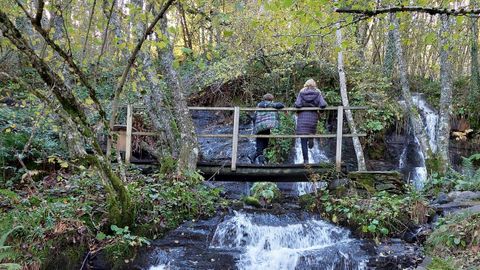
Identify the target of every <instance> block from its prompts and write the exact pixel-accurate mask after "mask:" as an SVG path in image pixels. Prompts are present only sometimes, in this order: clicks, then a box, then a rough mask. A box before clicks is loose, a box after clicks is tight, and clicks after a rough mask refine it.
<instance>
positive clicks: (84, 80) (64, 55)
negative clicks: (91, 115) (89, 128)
mask: <svg viewBox="0 0 480 270" xmlns="http://www.w3.org/2000/svg"><path fill="white" fill-rule="evenodd" d="M16 2H17V5H18V6H19V7H20V8H21V9H22V10H23V12H24V13H25V15H26V16H27V17H28V19H30V22H31V23H32V25H33V27H34V28H35V30H36V31H37V32H38V33H39V34H40V35H41V36H42V37H43V39H44V40H45V42H46V43H47V44H48V45H49V46H50V47H51V48H52V49H53V50H54V51H56V52H57V53H58V54H59V55H60V56H61V57H62V58H63V59H64V60H65V61H66V62H67V63H68V65H69V66H70V68H71V69H72V70H73V72H74V74H76V75H77V76H78V78H79V79H80V82H81V83H82V84H83V85H84V86H85V87H86V88H87V89H88V95H89V97H90V98H91V99H92V100H93V102H94V103H95V105H96V107H97V109H98V112H99V114H100V116H101V118H102V120H103V121H106V119H107V117H106V113H105V111H104V110H103V108H102V105H101V104H100V101H99V100H98V98H97V96H96V93H95V90H94V88H93V87H92V85H91V84H90V82H89V81H88V80H87V76H86V75H85V73H83V72H82V71H81V70H80V68H79V67H78V65H77V64H76V63H75V61H74V60H73V57H72V55H71V51H70V52H68V53H67V52H65V50H63V49H62V48H60V46H59V45H58V44H57V43H55V41H53V40H52V39H51V38H50V36H49V35H48V32H47V31H46V30H45V29H43V28H42V25H41V23H39V22H38V23H37V21H36V20H35V18H33V17H32V16H31V15H30V13H28V11H27V10H26V9H25V7H24V6H23V4H22V3H21V2H20V0H16ZM64 24H65V22H64ZM65 34H66V35H67V37H68V34H67V33H65Z"/></svg>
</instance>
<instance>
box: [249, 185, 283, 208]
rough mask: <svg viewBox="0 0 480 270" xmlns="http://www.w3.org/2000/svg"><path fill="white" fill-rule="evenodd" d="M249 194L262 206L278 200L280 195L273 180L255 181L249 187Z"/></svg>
mask: <svg viewBox="0 0 480 270" xmlns="http://www.w3.org/2000/svg"><path fill="white" fill-rule="evenodd" d="M250 194H251V196H252V197H253V198H255V199H256V200H257V201H258V202H259V203H260V204H261V205H263V206H265V205H268V204H271V203H272V202H275V201H278V200H279V199H280V197H281V195H282V194H281V192H280V189H279V188H278V187H277V184H275V183H273V182H256V183H255V184H253V186H252V187H251V188H250Z"/></svg>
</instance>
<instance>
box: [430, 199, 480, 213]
mask: <svg viewBox="0 0 480 270" xmlns="http://www.w3.org/2000/svg"><path fill="white" fill-rule="evenodd" d="M479 205H480V201H459V202H457V201H453V202H450V203H445V204H437V205H433V206H432V207H433V208H434V209H435V210H436V211H437V212H441V213H443V214H444V215H446V214H452V213H457V212H460V211H464V210H465V209H468V208H471V210H475V208H472V207H476V206H479Z"/></svg>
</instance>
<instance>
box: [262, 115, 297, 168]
mask: <svg viewBox="0 0 480 270" xmlns="http://www.w3.org/2000/svg"><path fill="white" fill-rule="evenodd" d="M279 118H280V121H279V122H280V123H279V126H278V128H275V129H273V130H272V134H273V135H292V134H295V120H294V119H293V117H292V115H290V114H288V113H286V114H284V113H279ZM294 142H295V139H291V138H271V139H270V141H269V146H268V148H267V150H266V154H265V155H266V157H267V159H268V161H269V163H282V162H284V161H285V160H286V159H287V158H288V156H289V154H290V151H291V150H292V147H293V145H294Z"/></svg>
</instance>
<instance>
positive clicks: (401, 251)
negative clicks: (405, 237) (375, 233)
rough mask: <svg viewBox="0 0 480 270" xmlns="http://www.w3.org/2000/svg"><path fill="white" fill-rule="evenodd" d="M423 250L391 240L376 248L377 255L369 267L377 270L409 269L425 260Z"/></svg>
mask: <svg viewBox="0 0 480 270" xmlns="http://www.w3.org/2000/svg"><path fill="white" fill-rule="evenodd" d="M423 257H424V255H423V251H422V249H421V248H420V247H419V246H417V245H415V244H409V243H406V242H405V241H402V240H400V239H391V240H389V241H387V242H384V243H381V244H380V245H378V246H376V247H375V255H374V258H372V259H371V260H370V261H369V263H368V266H369V267H374V268H375V269H377V270H381V269H385V270H387V269H388V270H393V269H407V268H411V267H415V266H416V265H417V264H418V263H420V262H421V261H422V260H423Z"/></svg>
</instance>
